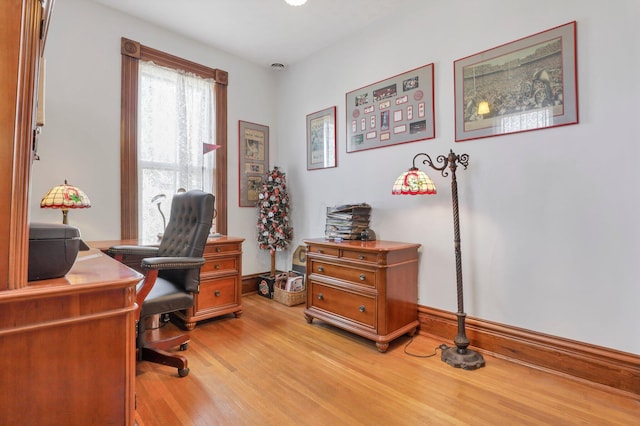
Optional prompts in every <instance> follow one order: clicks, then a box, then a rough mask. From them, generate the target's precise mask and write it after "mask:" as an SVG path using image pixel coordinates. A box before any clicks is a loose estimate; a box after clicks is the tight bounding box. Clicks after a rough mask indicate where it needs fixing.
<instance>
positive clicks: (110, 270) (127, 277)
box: [0, 250, 142, 425]
mask: <svg viewBox="0 0 640 426" xmlns="http://www.w3.org/2000/svg"><path fill="white" fill-rule="evenodd" d="M141 278H142V276H141V275H140V274H139V273H138V272H136V271H133V270H132V269H130V268H128V267H126V266H124V265H122V264H121V263H119V262H117V261H115V260H114V259H112V258H110V257H109V256H107V255H105V254H103V253H101V252H100V251H98V250H89V251H85V252H80V253H79V255H78V258H77V259H76V262H75V263H74V265H73V267H72V268H71V270H70V271H69V273H68V274H67V275H66V276H65V277H62V278H56V279H51V280H42V281H32V282H30V283H29V286H28V287H25V288H22V289H18V290H10V291H4V292H0V348H2V353H1V354H0V359H2V365H1V366H0V368H2V372H1V373H0V401H2V402H0V404H1V405H2V408H1V409H0V424H56V425H57V424H61V425H71V424H103V425H106V424H119V425H133V424H134V415H135V362H136V358H135V317H134V313H135V286H136V284H137V283H138V282H139V281H140V279H141Z"/></svg>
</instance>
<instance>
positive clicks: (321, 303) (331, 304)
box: [310, 282, 376, 329]
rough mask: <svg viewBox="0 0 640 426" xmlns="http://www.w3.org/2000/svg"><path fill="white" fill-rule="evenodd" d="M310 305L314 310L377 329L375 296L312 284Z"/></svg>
mask: <svg viewBox="0 0 640 426" xmlns="http://www.w3.org/2000/svg"><path fill="white" fill-rule="evenodd" d="M310 303H311V305H312V306H313V307H314V308H317V309H321V310H324V311H327V312H331V313H332V314H334V315H337V316H341V317H344V318H347V319H349V320H351V321H354V322H357V323H360V324H363V325H366V326H368V327H371V328H373V329H375V328H376V298H375V296H369V295H363V294H358V293H352V292H350V291H346V290H341V289H337V288H334V287H329V286H325V285H322V284H319V283H317V282H312V283H311V300H310Z"/></svg>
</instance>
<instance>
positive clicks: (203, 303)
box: [196, 276, 238, 311]
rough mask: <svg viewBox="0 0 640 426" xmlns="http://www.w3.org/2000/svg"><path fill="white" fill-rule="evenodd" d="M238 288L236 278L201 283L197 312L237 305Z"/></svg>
mask: <svg viewBox="0 0 640 426" xmlns="http://www.w3.org/2000/svg"><path fill="white" fill-rule="evenodd" d="M237 288H238V286H237V277H236V276H233V277H228V278H222V279H217V280H203V281H201V282H200V293H198V297H197V299H196V300H197V302H196V305H197V306H196V310H197V311H203V310H206V309H211V308H217V307H220V306H224V305H229V304H232V303H235V302H236V291H237Z"/></svg>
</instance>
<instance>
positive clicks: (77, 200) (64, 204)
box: [40, 180, 91, 224]
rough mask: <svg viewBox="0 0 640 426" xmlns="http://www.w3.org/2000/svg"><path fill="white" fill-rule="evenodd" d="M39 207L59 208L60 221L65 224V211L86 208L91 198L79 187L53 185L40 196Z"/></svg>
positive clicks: (65, 182)
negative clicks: (60, 212) (60, 213)
mask: <svg viewBox="0 0 640 426" xmlns="http://www.w3.org/2000/svg"><path fill="white" fill-rule="evenodd" d="M40 207H41V208H43V209H61V210H62V223H64V224H67V212H68V210H69V209H86V208H89V207H91V200H89V197H87V194H85V193H84V191H82V190H81V189H80V188H76V187H75V186H73V185H69V184H68V183H67V181H66V180H65V181H64V184H62V185H58V186H54V187H53V188H51V189H50V190H49V192H47V193H46V194H45V196H44V197H42V201H40Z"/></svg>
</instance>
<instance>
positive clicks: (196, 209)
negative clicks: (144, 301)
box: [158, 190, 215, 292]
mask: <svg viewBox="0 0 640 426" xmlns="http://www.w3.org/2000/svg"><path fill="white" fill-rule="evenodd" d="M214 202H215V197H214V195H213V194H210V193H208V192H203V191H200V190H192V191H188V192H182V193H178V194H176V195H174V196H173V201H172V202H171V216H170V217H169V223H168V224H167V228H166V229H165V231H164V235H163V237H162V242H161V243H160V247H159V249H158V256H169V257H202V254H203V253H204V247H205V245H206V243H207V238H208V236H209V232H210V229H211V223H212V221H213V212H214ZM159 275H160V276H161V277H162V278H164V279H167V280H170V281H172V282H174V283H183V285H184V286H185V288H186V289H187V290H188V291H194V292H195V291H197V288H198V284H199V283H200V278H199V277H200V273H199V271H198V270H191V272H189V271H184V270H167V271H161V272H160V274H159Z"/></svg>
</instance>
